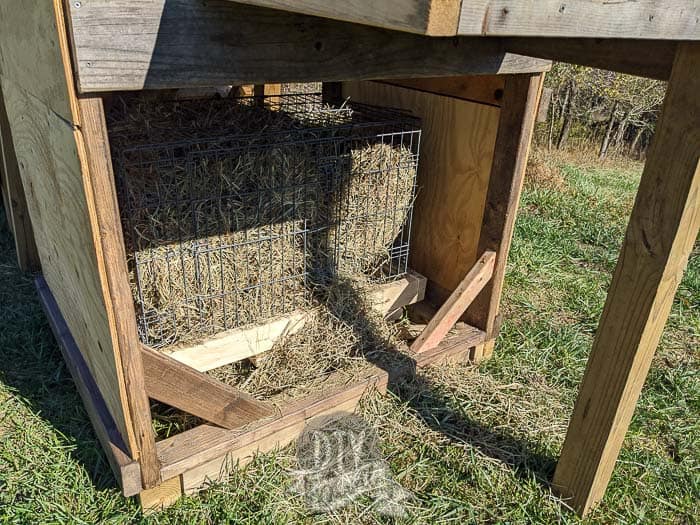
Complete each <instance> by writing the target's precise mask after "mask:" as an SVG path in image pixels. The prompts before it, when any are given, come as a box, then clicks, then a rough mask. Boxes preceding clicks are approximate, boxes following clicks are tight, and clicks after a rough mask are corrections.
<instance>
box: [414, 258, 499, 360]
mask: <svg viewBox="0 0 700 525" xmlns="http://www.w3.org/2000/svg"><path fill="white" fill-rule="evenodd" d="M495 261H496V253H495V252H491V251H487V252H485V253H484V255H482V256H481V257H480V258H479V260H477V261H476V264H474V267H473V268H472V269H471V270H469V272H468V273H467V275H466V276H465V277H464V279H462V282H461V283H459V286H457V288H455V290H454V291H453V292H452V294H450V296H449V297H448V298H447V300H446V301H445V302H444V303H443V304H442V306H440V308H439V309H438V311H437V312H436V313H435V315H434V316H433V318H432V319H431V320H430V322H429V323H428V325H427V326H426V327H425V329H424V330H423V331H422V332H421V334H420V335H419V336H418V337H417V338H416V340H415V341H414V342H413V344H411V351H412V352H415V353H420V352H425V351H426V350H430V349H431V348H435V347H436V346H437V345H438V344H439V343H440V341H442V339H443V338H444V337H445V335H446V334H447V332H449V331H450V329H451V328H452V327H453V326H454V325H455V323H456V322H457V321H458V320H459V318H460V317H461V316H462V314H463V313H464V311H465V310H466V309H467V307H468V306H469V305H470V304H471V302H472V301H473V300H474V298H475V297H476V296H477V294H478V293H479V292H480V291H481V290H482V289H483V288H484V286H486V283H487V282H488V281H489V279H491V275H493V269H494V263H495Z"/></svg>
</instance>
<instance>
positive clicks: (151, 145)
mask: <svg viewBox="0 0 700 525" xmlns="http://www.w3.org/2000/svg"><path fill="white" fill-rule="evenodd" d="M278 98H280V99H285V97H278ZM290 100H291V102H293V104H292V103H290V106H289V108H288V109H285V106H282V107H281V108H277V109H279V110H272V109H270V108H267V107H262V106H259V105H254V104H252V103H251V101H250V100H243V101H238V102H234V101H231V100H196V101H162V100H161V101H153V100H148V99H144V98H143V97H132V98H125V99H119V100H118V101H117V102H116V103H115V105H114V107H113V108H112V111H111V112H110V119H109V130H110V140H111V143H112V149H113V156H114V160H115V162H114V164H115V169H116V174H117V180H118V184H119V190H120V192H119V193H120V199H121V206H122V211H123V222H124V232H125V240H126V245H127V252H128V258H129V261H128V263H129V268H130V274H131V275H130V277H131V284H132V292H133V295H134V300H135V303H136V305H137V313H138V315H139V318H140V327H141V337H142V339H143V340H144V342H146V343H147V344H150V345H151V346H154V347H163V346H167V345H172V344H175V343H180V344H181V343H190V342H195V341H197V340H200V339H202V338H203V337H206V336H207V335H211V334H214V333H217V332H220V331H223V330H227V329H230V328H233V327H239V326H245V325H248V324H252V323H258V322H261V321H263V320H265V319H266V318H270V317H272V316H275V315H280V314H284V313H289V312H291V311H292V310H294V309H296V308H298V307H300V306H305V305H309V304H310V291H309V287H308V279H309V277H310V276H311V277H313V278H314V279H316V280H318V278H319V276H321V275H328V274H332V273H334V272H336V271H342V272H356V273H364V274H367V275H372V276H373V277H374V278H378V279H381V278H383V277H385V276H387V275H398V274H400V273H402V272H403V271H405V268H400V262H401V261H404V265H405V261H406V260H407V255H408V253H407V250H408V246H407V238H408V237H407V228H405V225H406V223H407V219H408V218H409V217H410V211H411V208H412V199H413V195H414V183H415V174H416V158H415V154H414V153H413V151H412V149H411V144H412V142H413V138H412V137H411V143H408V142H406V143H403V141H402V137H401V136H400V135H390V136H389V138H386V137H382V138H377V136H376V135H375V136H365V135H362V136H356V135H353V133H352V132H351V128H350V127H348V124H350V123H354V121H355V120H356V114H355V113H353V111H354V110H352V109H350V108H345V109H342V110H333V109H330V108H328V107H327V106H323V105H321V104H320V99H317V98H316V99H314V98H308V97H305V98H298V99H297V98H294V97H292V98H291V99H290ZM404 118H405V116H404ZM352 129H354V128H352ZM367 133H369V132H367ZM369 134H370V135H371V133H369ZM415 146H416V147H417V140H416V144H415ZM397 237H401V238H402V239H401V240H403V238H404V237H405V243H403V244H405V246H403V244H402V246H400V249H399V250H397V249H396V248H395V247H394V246H392V245H393V244H394V240H395V239H396V238H397ZM399 252H400V253H399ZM397 253H399V256H397ZM398 258H400V259H401V261H398V262H397V260H398Z"/></svg>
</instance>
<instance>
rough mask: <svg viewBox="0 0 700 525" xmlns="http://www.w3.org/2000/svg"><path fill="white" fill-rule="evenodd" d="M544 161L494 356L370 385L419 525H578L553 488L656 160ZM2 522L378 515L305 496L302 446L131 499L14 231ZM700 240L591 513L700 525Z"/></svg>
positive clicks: (8, 258) (371, 410)
mask: <svg viewBox="0 0 700 525" xmlns="http://www.w3.org/2000/svg"><path fill="white" fill-rule="evenodd" d="M539 159H541V156H540V157H538V156H537V155H536V156H535V164H533V167H532V168H531V170H530V172H531V174H532V177H531V181H530V182H529V183H528V184H527V185H526V188H525V191H524V194H523V199H522V203H521V212H520V215H519V218H518V221H517V225H516V232H515V238H514V241H513V247H512V251H511V256H510V260H509V271H508V275H507V283H506V287H505V291H504V300H503V311H504V314H505V323H504V325H503V328H502V330H501V334H500V336H499V339H498V342H497V345H496V353H495V356H494V358H493V359H492V360H491V361H489V362H487V363H483V364H482V365H480V366H478V367H474V366H467V365H460V366H454V367H446V368H440V369H432V370H429V371H428V372H427V373H426V374H425V375H423V376H421V377H419V378H418V379H417V380H415V381H413V382H410V383H405V384H401V385H398V386H396V387H395V388H394V389H393V392H392V393H391V394H390V395H389V396H387V397H385V398H379V397H369V398H367V399H366V400H365V401H364V403H363V406H362V410H361V413H362V415H363V416H364V417H365V418H366V419H367V420H368V421H369V422H371V423H372V424H373V425H374V426H375V428H376V429H377V431H378V434H379V437H380V445H381V449H382V451H383V453H384V455H385V457H386V458H387V459H388V461H389V464H390V467H391V470H392V472H393V474H394V477H395V479H396V480H398V481H399V482H400V483H401V485H402V486H403V487H405V488H406V489H408V490H409V491H411V492H412V494H413V496H414V497H413V499H412V500H411V501H410V503H409V504H408V512H409V517H408V518H405V521H406V522H409V523H465V522H489V523H502V522H509V523H552V522H564V523H576V522H578V518H576V516H575V515H574V514H573V513H572V512H570V511H569V510H567V509H566V508H565V506H562V504H561V502H560V501H559V500H557V499H556V498H555V497H554V496H553V495H552V494H551V492H550V490H549V488H548V486H547V480H549V479H550V478H551V475H552V473H553V469H554V466H555V463H556V458H557V456H558V453H559V450H560V448H561V445H562V442H563V439H564V435H565V431H566V425H567V420H568V417H569V415H570V413H571V410H572V407H573V403H574V400H575V397H576V392H577V386H578V384H579V382H580V380H581V377H582V374H583V371H584V368H585V364H586V358H587V356H588V352H589V350H590V346H591V342H592V338H593V334H594V330H595V327H596V324H597V320H598V317H599V316H600V312H601V309H602V306H603V301H604V298H605V293H606V289H607V287H608V285H609V282H610V275H611V273H612V270H613V268H614V264H615V260H616V256H617V252H618V250H619V247H620V243H621V240H622V236H623V233H624V227H625V223H626V219H627V217H628V215H629V212H630V209H631V206H632V202H633V198H634V192H635V189H636V186H637V184H638V181H639V174H640V171H641V167H640V165H638V164H634V163H617V164H616V163H609V164H608V165H607V166H603V167H593V166H590V165H588V164H587V163H586V162H581V161H577V160H575V159H574V160H572V159H571V158H568V157H557V158H556V159H554V160H552V161H550V162H548V163H546V165H537V162H540V163H541V160H539ZM0 280H1V281H2V287H0V356H1V359H0V522H3V523H47V522H51V523H55V522H71V523H102V522H109V523H132V522H145V523H151V522H153V523H222V522H227V521H231V522H234V521H235V522H236V523H294V522H304V523H315V522H319V523H326V522H328V523H358V522H362V523H375V522H380V523H381V522H391V519H389V518H383V517H381V516H379V515H377V514H376V513H375V512H374V511H373V510H372V509H370V508H369V507H368V504H369V502H368V501H361V502H359V503H358V504H357V505H356V506H355V507H353V508H350V509H346V510H343V511H339V512H338V513H336V514H334V515H311V514H309V513H308V512H307V511H306V510H305V507H304V504H303V501H302V500H301V499H299V498H298V497H296V496H294V495H293V494H292V493H291V492H290V490H289V487H290V484H291V481H290V480H289V476H288V474H287V472H288V470H289V469H291V468H294V466H295V460H294V449H293V448H292V447H290V448H287V449H284V450H282V451H279V452H278V453H276V454H268V455H262V456H259V457H258V458H257V459H256V460H255V461H254V462H253V463H252V464H251V465H250V466H248V467H247V468H246V469H245V470H244V471H243V472H240V473H239V474H237V475H235V476H234V477H233V478H232V479H231V480H229V481H228V482H227V483H220V484H217V485H215V486H213V487H212V488H211V489H209V490H208V491H205V492H203V493H202V494H200V495H199V496H196V497H191V498H186V499H183V500H181V501H180V502H179V503H178V504H177V505H175V506H174V507H173V508H170V509H168V510H166V511H164V512H162V513H160V514H156V515H153V516H151V517H146V518H145V517H143V516H142V515H141V513H140V510H139V508H138V506H137V504H136V502H135V501H134V500H133V499H124V498H122V497H121V496H120V494H119V492H118V490H117V489H116V488H115V481H114V478H113V477H112V474H111V473H110V470H109V467H108V465H107V463H106V461H105V458H104V456H103V455H102V453H101V451H100V448H99V444H98V442H97V440H96V438H95V436H94V434H93V432H92V429H91V427H90V424H89V421H88V418H87V416H86V414H85V411H84V410H83V408H82V405H81V403H80V399H79V397H78V394H77V392H76V390H75V388H74V386H73V384H72V382H71V379H70V375H69V373H68V372H67V370H66V368H65V366H64V365H63V363H62V361H61V356H60V353H59V350H58V348H57V347H56V343H55V342H54V340H53V338H52V336H51V332H50V330H49V327H48V325H47V323H46V321H45V319H44V317H43V315H42V311H41V308H40V306H39V303H38V300H37V297H36V294H35V292H34V288H33V286H32V280H31V277H29V276H24V275H22V274H21V273H20V272H19V271H18V270H17V268H16V264H15V254H14V250H13V244H12V241H11V237H10V236H9V234H8V233H7V228H6V226H5V222H4V218H2V228H1V229H0ZM699 353H700V249H699V248H698V247H697V246H696V249H695V252H694V256H693V257H691V261H690V264H689V266H688V271H687V273H686V275H685V278H684V280H683V282H682V284H681V286H680V290H679V292H678V294H677V296H676V300H675V302H674V306H673V311H672V314H671V318H670V321H669V323H668V326H667V328H666V330H665V331H664V335H663V339H662V342H661V346H660V348H659V351H658V352H657V355H656V357H655V359H654V363H653V366H652V370H651V373H650V375H649V378H648V379H647V382H646V384H645V387H644V390H643V392H642V396H641V399H640V402H639V406H638V408H637V411H636V413H635V417H634V419H633V421H632V425H631V428H630V430H629V433H628V435H627V438H626V440H625V442H624V446H623V450H622V453H621V455H620V458H619V461H618V463H617V465H616V467H615V471H614V475H613V478H612V481H611V484H610V486H609V488H608V491H607V493H606V496H605V498H604V500H603V502H602V503H601V505H600V506H599V507H598V508H597V510H596V511H595V512H594V513H593V514H592V515H591V516H590V517H589V518H588V519H587V520H586V521H587V522H590V523H639V522H650V523H668V522H670V523H697V520H698V516H699V515H700V508H699V507H698V502H699V501H700V366H699V364H700V360H699V357H700V355H699Z"/></svg>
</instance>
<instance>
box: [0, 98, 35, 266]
mask: <svg viewBox="0 0 700 525" xmlns="http://www.w3.org/2000/svg"><path fill="white" fill-rule="evenodd" d="M0 172H2V177H0V179H2V185H3V186H2V193H3V198H4V200H5V213H6V215H7V223H8V224H9V226H10V229H11V230H12V234H13V235H14V238H15V249H16V250H17V264H18V265H19V267H20V269H21V270H22V271H24V272H36V271H38V270H39V269H40V267H41V263H40V262H39V253H38V251H37V249H36V243H35V242H34V230H33V229H32V222H31V219H30V218H29V211H28V209H27V201H26V198H25V196H24V187H23V186H22V179H21V177H20V173H19V166H18V165H17V158H16V156H15V149H14V145H13V142H12V137H11V135H10V123H9V121H8V119H7V113H6V111H5V102H4V100H3V96H2V87H0Z"/></svg>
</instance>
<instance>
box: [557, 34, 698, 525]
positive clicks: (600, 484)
mask: <svg viewBox="0 0 700 525" xmlns="http://www.w3.org/2000/svg"><path fill="white" fill-rule="evenodd" d="M698 71H700V44H698V43H692V44H681V45H679V48H678V52H677V55H676V60H675V63H674V65H673V71H672V73H671V79H670V83H669V87H668V92H667V94H666V100H665V102H664V108H663V113H662V116H661V119H660V121H659V123H658V127H657V130H656V135H655V137H654V141H653V144H652V147H651V151H650V153H649V157H648V159H647V163H646V166H645V168H644V173H643V175H642V180H641V183H640V185H639V191H638V193H637V199H636V201H635V204H634V208H633V210H632V216H631V218H630V223H629V226H628V227H627V234H626V236H625V240H624V242H623V245H622V250H621V252H620V258H619V260H618V263H617V268H616V269H615V275H614V277H613V280H612V284H611V285H610V290H609V292H608V298H607V301H606V303H605V308H604V309H603V314H602V316H601V319H600V324H599V326H598V332H597V334H596V338H595V342H594V344H593V350H592V352H591V356H590V359H589V361H588V366H587V368H586V372H585V375H584V378H583V383H582V384H581V389H580V392H579V396H578V399H577V401H576V405H575V407H574V413H573V416H572V418H571V423H570V424H569V430H568V432H567V435H566V441H565V442H564V447H563V449H562V453H561V458H560V459H559V463H558V465H557V469H556V472H555V474H554V481H553V485H554V488H555V489H556V490H557V491H558V492H559V493H560V494H561V495H562V496H563V497H565V498H569V504H570V505H571V506H572V507H574V508H575V509H576V510H577V511H578V512H579V513H581V514H586V513H587V512H588V511H589V510H590V509H591V508H592V507H593V506H594V505H595V504H596V503H597V502H598V501H599V500H600V499H601V498H602V497H603V493H604V492H605V489H606V487H607V485H608V481H609V480H610V476H611V474H612V470H613V466H614V464H615V460H616V459H617V456H618V454H619V452H620V448H621V446H622V441H623V438H624V436H625V433H626V431H627V427H628V426H629V422H630V420H631V418H632V413H633V411H634V407H635V405H636V403H637V399H638V398H639V393H640V391H641V389H642V385H643V384H644V380H645V378H646V376H647V372H648V371H649V367H650V365H651V360H652V357H653V355H654V351H655V350H656V346H657V345H658V342H659V339H660V337H661V332H662V330H663V328H664V325H665V323H666V319H667V317H668V314H669V311H670V309H671V305H672V303H673V297H674V295H675V292H676V289H677V288H678V284H679V282H680V280H681V277H682V276H683V271H684V270H685V267H686V264H687V262H688V256H689V254H690V251H691V250H692V247H693V244H694V243H695V240H696V238H697V235H698V228H699V227H700V166H699V164H698V159H699V157H700V126H699V125H698V124H699V123H700V76H699V75H698Z"/></svg>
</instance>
